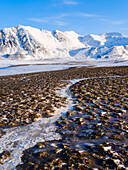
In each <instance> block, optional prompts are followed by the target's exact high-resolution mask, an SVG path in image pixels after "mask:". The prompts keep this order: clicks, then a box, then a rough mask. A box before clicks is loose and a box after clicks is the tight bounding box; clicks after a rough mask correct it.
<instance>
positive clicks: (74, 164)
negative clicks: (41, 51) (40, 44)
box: [0, 66, 128, 170]
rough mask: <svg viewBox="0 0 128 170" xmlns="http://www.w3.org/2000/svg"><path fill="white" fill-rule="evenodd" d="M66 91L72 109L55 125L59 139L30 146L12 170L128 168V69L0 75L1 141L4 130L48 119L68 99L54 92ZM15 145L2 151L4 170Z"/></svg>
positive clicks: (84, 69) (101, 68)
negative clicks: (65, 89)
mask: <svg viewBox="0 0 128 170" xmlns="http://www.w3.org/2000/svg"><path fill="white" fill-rule="evenodd" d="M74 80H77V81H75V83H73V81H74ZM66 87H69V88H67V91H66V92H67V94H68V95H69V96H70V97H71V99H72V102H73V105H72V107H71V108H69V110H68V111H66V112H65V113H62V114H60V116H59V117H58V119H57V120H56V121H55V122H54V126H55V133H56V134H58V135H59V136H60V137H59V139H58V138H57V139H54V140H45V141H44V140H42V141H40V142H37V143H36V144H35V145H33V146H31V147H29V146H28V147H27V148H26V149H24V150H23V152H22V155H21V158H20V159H21V162H20V163H19V164H17V165H16V166H15V169H17V170H41V169H42V170H43V169H46V170H47V169H48V170H51V169H52V170H59V169H60V170H61V169H62V170H64V169H65V170H66V169H73V170H77V169H80V170H84V169H85V170H86V169H89V170H93V169H95V170H96V169H100V170H104V169H105V170H109V169H124V170H125V169H128V66H120V67H96V68H94V67H80V68H77V67H74V68H70V69H66V70H59V71H48V72H41V73H30V74H21V75H12V76H1V77H0V140H1V141H2V138H4V136H5V135H6V130H7V129H12V128H14V127H15V128H18V127H27V126H29V125H31V124H32V123H33V122H38V121H39V120H41V119H44V118H45V119H49V118H51V119H52V117H53V116H54V114H55V112H56V110H59V109H60V110H61V108H62V107H66V106H67V105H68V102H69V100H67V98H68V97H65V96H61V95H59V93H58V91H59V90H62V89H64V88H66ZM28 133H29V132H28ZM40 133H44V132H43V129H42V131H40ZM14 135H15V134H14ZM5 145H6V144H5ZM18 145H19V144H18V141H13V147H12V148H11V149H5V148H6V147H4V149H3V148H1V153H0V164H1V165H2V166H1V167H3V169H4V165H5V164H6V163H7V164H9V162H10V161H11V158H12V157H13V149H15V148H16V147H18ZM13 159H14V158H13ZM5 169H9V168H6V167H5Z"/></svg>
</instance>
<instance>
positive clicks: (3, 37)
mask: <svg viewBox="0 0 128 170" xmlns="http://www.w3.org/2000/svg"><path fill="white" fill-rule="evenodd" d="M0 57H4V58H8V59H23V60H44V59H61V60H79V59H83V60H87V59H109V58H110V59H118V58H121V59H128V37H127V36H125V35H123V34H121V33H118V32H110V33H109V32H107V33H103V34H99V35H94V34H88V35H85V36H81V35H79V34H77V33H75V32H74V31H65V32H61V31H59V30H53V31H46V30H43V29H38V28H33V27H30V26H22V25H19V26H16V27H12V28H4V29H2V30H0Z"/></svg>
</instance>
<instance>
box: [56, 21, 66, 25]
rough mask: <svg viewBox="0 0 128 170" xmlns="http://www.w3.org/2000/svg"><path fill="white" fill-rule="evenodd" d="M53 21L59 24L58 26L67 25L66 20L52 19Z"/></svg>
mask: <svg viewBox="0 0 128 170" xmlns="http://www.w3.org/2000/svg"><path fill="white" fill-rule="evenodd" d="M54 23H55V24H57V25H59V26H66V25H67V23H66V22H62V21H54Z"/></svg>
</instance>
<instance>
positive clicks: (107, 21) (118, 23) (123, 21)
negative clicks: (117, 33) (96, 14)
mask: <svg viewBox="0 0 128 170" xmlns="http://www.w3.org/2000/svg"><path fill="white" fill-rule="evenodd" d="M99 20H100V21H103V22H106V23H109V24H112V25H122V24H126V23H128V20H109V19H103V18H102V19H99Z"/></svg>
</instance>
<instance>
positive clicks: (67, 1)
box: [63, 0, 79, 5]
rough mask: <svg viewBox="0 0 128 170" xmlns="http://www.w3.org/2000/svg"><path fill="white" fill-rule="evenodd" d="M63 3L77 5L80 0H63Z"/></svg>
mask: <svg viewBox="0 0 128 170" xmlns="http://www.w3.org/2000/svg"><path fill="white" fill-rule="evenodd" d="M63 4H66V5H77V4H79V2H78V1H75V0H63Z"/></svg>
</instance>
